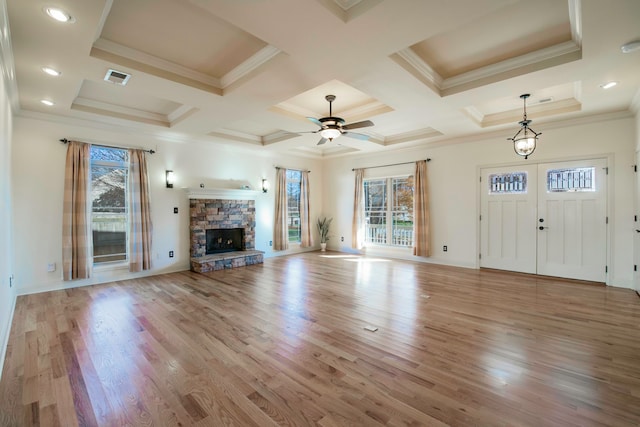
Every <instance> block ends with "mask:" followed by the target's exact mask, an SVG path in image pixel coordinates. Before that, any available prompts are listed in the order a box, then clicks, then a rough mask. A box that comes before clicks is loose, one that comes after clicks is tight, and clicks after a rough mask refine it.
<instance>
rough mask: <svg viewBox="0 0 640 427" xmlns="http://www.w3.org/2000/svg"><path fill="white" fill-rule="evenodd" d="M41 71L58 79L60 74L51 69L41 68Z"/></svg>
mask: <svg viewBox="0 0 640 427" xmlns="http://www.w3.org/2000/svg"><path fill="white" fill-rule="evenodd" d="M42 71H44V72H45V73H47V74H49V75H50V76H54V77H58V76H59V75H60V74H62V73H61V72H60V71H58V70H55V69H53V68H51V67H42Z"/></svg>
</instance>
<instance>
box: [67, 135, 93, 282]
mask: <svg viewBox="0 0 640 427" xmlns="http://www.w3.org/2000/svg"><path fill="white" fill-rule="evenodd" d="M68 144H69V145H68V146H67V160H66V165H65V171H64V199H63V208H62V209H63V212H62V268H63V272H62V277H63V279H64V280H75V279H86V278H88V277H91V267H92V265H93V258H92V254H91V252H92V247H93V243H92V238H91V211H90V209H91V200H90V199H89V185H90V183H89V173H90V149H91V146H90V145H89V144H85V143H82V142H78V141H70V142H69V143H68Z"/></svg>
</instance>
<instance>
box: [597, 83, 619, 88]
mask: <svg viewBox="0 0 640 427" xmlns="http://www.w3.org/2000/svg"><path fill="white" fill-rule="evenodd" d="M617 84H618V82H608V83H603V84H601V85H600V87H601V88H602V89H611V88H612V87H614V86H615V85H617Z"/></svg>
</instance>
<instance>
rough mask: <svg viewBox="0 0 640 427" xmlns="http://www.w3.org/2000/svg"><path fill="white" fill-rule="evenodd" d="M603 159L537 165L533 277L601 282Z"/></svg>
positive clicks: (604, 243)
mask: <svg viewBox="0 0 640 427" xmlns="http://www.w3.org/2000/svg"><path fill="white" fill-rule="evenodd" d="M606 167H607V162H606V160H604V159H598V160H587V161H575V162H563V163H547V164H540V165H538V274H543V275H546V276H556V277H567V278H571V279H581V280H592V281H595V282H604V281H605V280H606V270H605V269H606V258H607V206H606V205H607V204H606V190H607V179H606Z"/></svg>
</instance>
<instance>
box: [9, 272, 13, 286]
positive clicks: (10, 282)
mask: <svg viewBox="0 0 640 427" xmlns="http://www.w3.org/2000/svg"><path fill="white" fill-rule="evenodd" d="M9 287H10V288H13V274H12V275H11V276H9Z"/></svg>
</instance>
